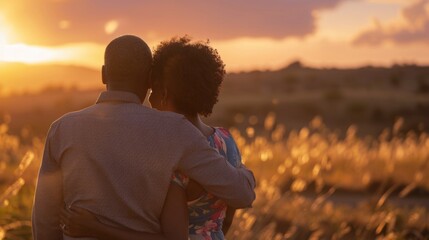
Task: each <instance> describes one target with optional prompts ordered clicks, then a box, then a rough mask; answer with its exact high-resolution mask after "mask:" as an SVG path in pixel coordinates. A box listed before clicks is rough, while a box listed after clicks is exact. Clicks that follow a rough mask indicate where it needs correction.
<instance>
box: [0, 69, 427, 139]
mask: <svg viewBox="0 0 429 240" xmlns="http://www.w3.org/2000/svg"><path fill="white" fill-rule="evenodd" d="M2 88H3V89H6V88H10V89H12V90H13V91H18V92H24V93H25V92H29V91H34V90H36V93H26V94H13V95H11V96H9V97H0V121H1V116H2V115H3V114H9V115H10V116H11V117H12V119H13V121H12V125H11V127H12V128H13V129H15V130H16V131H19V129H21V128H22V127H23V126H24V127H27V128H29V129H32V131H34V132H37V133H45V132H46V130H47V127H48V126H49V124H50V123H51V122H52V121H53V120H54V119H55V118H57V117H59V116H61V115H62V114H64V113H65V112H67V111H73V110H77V109H80V108H82V107H85V106H88V105H91V104H93V103H94V101H95V99H96V98H97V96H98V94H99V90H100V89H102V88H103V86H102V84H101V79H100V72H99V71H97V70H94V69H89V68H83V67H78V66H62V65H25V64H10V63H7V64H5V63H0V92H2ZM82 89H88V90H85V91H84V90H82ZM94 89H95V90H94ZM3 91H4V90H3ZM269 113H274V114H275V115H276V120H277V123H279V124H283V125H285V126H286V129H287V130H293V129H300V128H302V127H305V126H308V123H309V122H310V121H311V120H312V119H313V118H314V117H315V116H320V117H322V119H323V121H324V122H325V124H326V125H327V126H328V127H329V128H331V129H338V130H339V131H340V132H342V133H344V132H346V130H347V128H348V127H349V126H350V125H351V124H354V125H357V126H359V132H360V133H361V134H362V135H365V134H370V135H376V134H379V133H380V132H381V131H382V130H383V129H385V128H387V127H391V126H392V125H393V123H394V122H395V121H396V119H398V117H403V118H404V120H405V124H404V131H406V130H413V131H429V67H427V66H417V65H394V66H392V67H372V66H365V67H361V68H355V69H337V68H312V67H307V66H305V65H303V64H301V63H300V62H294V63H292V64H290V65H289V66H287V67H285V68H282V69H279V70H275V71H250V72H238V73H229V74H228V75H227V76H226V79H225V81H224V83H223V86H222V89H221V94H220V98H219V103H218V104H216V106H215V109H214V111H213V114H212V115H211V116H210V118H209V119H207V121H208V122H209V123H210V124H212V125H218V126H226V127H229V126H235V127H238V128H242V129H245V128H247V127H248V126H249V124H250V125H251V126H252V127H255V129H263V128H264V119H265V117H266V116H267V114H269ZM29 119H31V120H29Z"/></svg>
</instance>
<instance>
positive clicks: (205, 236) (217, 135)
mask: <svg viewBox="0 0 429 240" xmlns="http://www.w3.org/2000/svg"><path fill="white" fill-rule="evenodd" d="M207 139H208V141H209V143H210V146H212V147H213V148H214V149H216V150H217V151H218V152H219V153H220V154H221V155H222V156H224V157H225V158H226V159H227V160H228V162H229V163H231V164H232V165H233V166H235V167H238V166H239V165H240V164H241V155H240V152H239V150H238V148H237V145H236V143H235V141H234V139H233V137H232V135H231V133H230V132H229V131H228V130H226V129H224V128H215V131H214V133H213V134H212V135H210V136H209V137H208V138H207ZM173 182H175V183H177V184H179V185H180V186H182V187H183V188H186V187H187V185H188V183H189V178H188V177H186V176H184V175H183V174H180V173H176V174H175V175H174V176H173ZM226 209H227V205H226V203H225V202H224V201H223V200H220V199H219V198H217V197H215V196H213V195H212V194H210V193H205V194H203V195H202V196H201V197H199V198H197V199H196V200H193V201H190V202H188V211H189V238H190V239H191V240H199V239H202V240H223V239H225V236H224V234H223V232H222V223H223V220H224V218H225V213H226Z"/></svg>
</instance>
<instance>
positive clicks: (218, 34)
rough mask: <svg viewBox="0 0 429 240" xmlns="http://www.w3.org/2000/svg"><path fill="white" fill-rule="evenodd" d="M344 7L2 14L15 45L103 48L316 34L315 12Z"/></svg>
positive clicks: (77, 0) (72, 4)
mask: <svg viewBox="0 0 429 240" xmlns="http://www.w3.org/2000/svg"><path fill="white" fill-rule="evenodd" d="M341 1H347V0H317V1H314V0H299V1H297V0H274V1H261V0H233V1H231V0H217V1H201V0H183V1H174V0H170V1H168V0H166V1H157V0H151V1H140V0H123V1H114V0H91V1H85V0H73V1H72V0H60V1H59V0H37V1H29V0H14V1H1V3H0V9H1V10H0V12H1V13H2V14H4V16H5V18H6V19H7V22H8V23H9V24H10V25H11V27H12V28H13V29H14V32H15V39H19V41H23V42H25V43H27V44H36V45H60V44H67V43H73V42H99V43H103V44H104V43H107V42H108V41H109V40H111V38H112V36H111V34H115V35H120V34H136V35H140V36H142V37H143V38H145V37H146V36H149V37H152V38H158V39H165V38H169V37H171V36H175V35H184V34H189V35H191V36H194V37H197V38H210V39H234V38H239V37H269V38H276V39H281V38H285V37H303V36H307V35H310V34H312V33H314V31H315V29H316V26H315V21H316V19H315V17H314V14H313V12H314V11H316V10H320V9H326V8H333V7H335V6H336V5H337V4H338V3H339V2H341ZM112 19H114V20H112Z"/></svg>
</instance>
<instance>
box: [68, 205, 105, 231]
mask: <svg viewBox="0 0 429 240" xmlns="http://www.w3.org/2000/svg"><path fill="white" fill-rule="evenodd" d="M97 225H99V221H98V219H97V217H96V216H95V215H94V214H93V213H91V212H90V211H88V210H86V209H83V208H78V207H71V208H63V209H62V211H61V216H60V227H61V229H62V231H63V233H64V234H65V235H67V236H70V237H97V236H96V226H97Z"/></svg>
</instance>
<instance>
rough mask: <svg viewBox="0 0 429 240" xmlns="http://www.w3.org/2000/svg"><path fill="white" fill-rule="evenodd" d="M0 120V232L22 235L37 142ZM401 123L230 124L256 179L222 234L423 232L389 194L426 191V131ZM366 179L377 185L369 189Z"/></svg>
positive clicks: (421, 209)
mask: <svg viewBox="0 0 429 240" xmlns="http://www.w3.org/2000/svg"><path fill="white" fill-rule="evenodd" d="M3 122H4V123H2V124H1V125H0V216H1V218H0V240H3V239H30V238H31V229H30V226H29V225H30V214H31V205H32V199H33V193H34V181H35V178H36V176H37V168H38V165H39V164H40V157H41V151H42V149H43V143H42V141H41V140H40V139H37V138H34V139H31V138H30V137H29V136H25V134H23V136H13V135H11V134H9V133H8V121H7V119H6V120H5V121H3ZM402 124H403V123H402V121H401V120H399V121H398V122H397V123H396V124H395V125H394V126H393V127H392V129H390V130H386V131H384V132H383V133H382V134H381V135H380V136H378V137H377V138H359V137H357V134H356V131H357V129H356V127H354V126H351V127H350V128H349V130H348V132H347V134H346V136H345V137H344V138H340V137H339V135H338V134H337V133H335V132H332V131H330V130H329V129H327V128H326V127H325V126H324V124H323V122H322V120H321V119H320V118H315V119H314V120H313V121H312V122H311V123H310V124H309V126H308V127H307V128H303V129H301V130H299V131H290V132H288V131H287V126H284V125H282V124H281V123H277V122H276V117H275V114H273V113H271V114H269V115H268V116H267V117H266V119H265V120H264V126H265V130H263V131H260V130H258V129H255V128H253V127H252V126H249V127H248V128H247V129H246V131H244V132H240V131H238V130H237V129H231V132H232V133H233V135H234V137H235V139H236V141H237V143H238V145H239V148H240V149H241V153H242V155H243V161H244V162H245V164H246V165H247V166H248V167H249V168H251V169H252V170H253V171H254V173H255V176H256V178H257V181H258V187H257V189H256V192H257V200H256V201H255V203H254V205H253V208H251V209H247V210H239V211H238V212H237V215H236V218H235V220H234V223H233V226H232V228H231V230H230V232H229V233H228V239H244V240H245V239H278V240H280V239H313V240H315V239H425V238H426V239H427V238H428V236H429V233H428V228H429V209H428V208H427V206H418V205H415V206H414V207H407V206H402V205H398V204H391V203H390V201H389V200H390V199H391V198H399V199H403V200H407V199H408V200H409V201H411V203H412V201H413V198H410V192H412V191H413V190H415V189H426V190H427V189H429V176H428V173H429V162H428V161H429V136H428V135H427V134H425V133H423V134H419V135H418V134H415V133H407V134H405V135H404V134H402V133H401V131H400V130H401V125H402ZM23 139H24V140H23ZM374 183H380V186H383V187H379V188H378V189H379V191H375V192H372V190H371V186H372V185H373V184H374ZM368 189H369V190H368ZM340 191H343V192H344V191H346V194H348V193H350V192H358V193H363V195H361V196H359V195H356V198H358V199H357V200H356V201H354V202H356V204H349V203H348V202H347V200H344V199H341V198H337V195H336V194H338V193H339V192H340ZM347 191H349V192H347ZM353 196H355V195H353ZM353 196H352V198H353ZM426 197H427V196H426Z"/></svg>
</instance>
